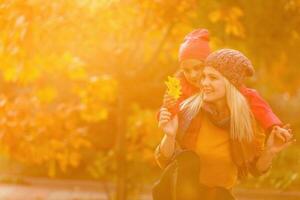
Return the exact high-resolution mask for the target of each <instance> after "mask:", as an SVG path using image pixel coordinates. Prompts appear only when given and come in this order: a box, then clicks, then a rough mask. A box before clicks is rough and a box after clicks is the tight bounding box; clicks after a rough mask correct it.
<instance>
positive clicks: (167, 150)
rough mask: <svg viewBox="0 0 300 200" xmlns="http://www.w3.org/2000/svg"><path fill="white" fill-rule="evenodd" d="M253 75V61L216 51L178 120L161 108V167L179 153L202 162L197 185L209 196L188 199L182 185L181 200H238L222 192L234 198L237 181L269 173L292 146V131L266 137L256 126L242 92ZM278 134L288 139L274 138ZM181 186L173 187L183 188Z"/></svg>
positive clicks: (279, 130) (281, 130)
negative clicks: (192, 155) (198, 88)
mask: <svg viewBox="0 0 300 200" xmlns="http://www.w3.org/2000/svg"><path fill="white" fill-rule="evenodd" d="M253 73H254V69H253V67H252V64H251V62H250V60H249V59H248V58H247V57H246V56H244V55H243V54H242V53H241V52H239V51H236V50H233V49H221V50H219V51H215V52H213V53H212V54H210V55H209V56H208V57H207V59H206V61H205V67H204V69H203V73H202V74H203V75H202V78H201V85H202V91H201V92H200V93H198V94H196V95H194V96H192V97H190V98H189V99H187V100H185V101H184V102H183V103H182V104H181V109H180V110H181V111H180V113H179V114H178V115H177V116H175V117H171V113H170V112H169V111H168V110H167V109H166V108H162V110H161V112H160V119H159V125H160V127H161V128H162V130H163V131H164V133H165V135H164V137H163V139H162V141H161V142H160V144H159V146H158V147H157V149H156V153H155V156H156V160H157V162H158V164H159V166H160V167H162V168H164V167H165V166H167V165H168V163H170V161H171V160H173V158H174V156H175V155H176V152H178V151H179V150H180V149H181V150H182V149H184V150H189V151H191V152H194V153H195V154H196V155H197V157H198V158H199V163H200V164H199V165H200V170H199V171H197V173H198V172H199V173H198V174H194V177H197V180H199V183H200V186H199V187H201V188H199V191H200V190H201V191H205V192H202V193H200V194H198V195H200V196H197V197H196V196H195V195H194V196H193V195H192V196H193V197H189V194H192V192H191V191H189V188H184V186H182V184H181V188H176V190H177V199H185V200H188V199H211V200H214V199H216V200H221V199H234V197H233V196H232V195H229V196H228V195H224V197H222V196H220V195H219V194H218V191H219V190H218V189H219V188H221V189H224V190H226V191H228V193H231V189H232V188H233V187H234V186H235V185H236V184H237V182H238V180H242V179H243V178H245V177H246V176H247V175H248V174H249V173H251V174H252V175H255V176H257V175H261V174H263V173H265V172H266V171H268V169H269V168H270V166H271V164H272V160H273V158H274V157H275V156H276V154H278V153H279V152H280V151H282V150H283V149H285V148H286V147H288V146H289V145H290V144H291V143H293V141H294V140H293V139H292V134H291V131H289V130H288V129H284V128H277V129H273V130H272V131H271V133H270V134H269V135H268V137H267V138H266V137H265V134H264V133H263V132H262V130H261V129H260V128H259V127H258V126H257V124H256V122H255V119H254V117H253V114H252V112H251V109H250V107H249V105H248V102H247V100H246V99H245V97H244V96H243V95H242V94H241V92H240V90H241V89H242V88H243V87H244V79H245V78H246V77H248V76H251V75H253ZM277 133H280V134H281V135H283V136H284V137H283V138H284V139H283V140H279V139H276V138H277V137H276V136H275V135H276V134H277ZM184 162H187V161H184ZM184 162H183V163H184ZM183 177H186V176H183ZM178 181H179V182H180V181H181V180H177V183H175V184H177V185H180V183H178ZM197 187H198V186H197ZM203 188H205V190H203ZM179 190H181V191H182V192H183V194H184V195H182V193H181V192H180V191H179ZM178 191H179V192H178ZM180 195H181V196H180ZM201 196H202V197H203V198H202V197H201ZM204 196H205V197H204ZM225 196H226V197H225ZM199 197H201V198H199ZM172 198H174V195H173V197H172Z"/></svg>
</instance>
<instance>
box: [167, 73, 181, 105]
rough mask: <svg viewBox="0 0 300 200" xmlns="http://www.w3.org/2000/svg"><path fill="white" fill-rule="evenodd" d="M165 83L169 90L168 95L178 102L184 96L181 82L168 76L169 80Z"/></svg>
mask: <svg viewBox="0 0 300 200" xmlns="http://www.w3.org/2000/svg"><path fill="white" fill-rule="evenodd" d="M165 83H166V85H167V88H168V89H167V94H168V95H169V96H171V97H173V98H174V99H175V100H177V99H178V98H179V97H180V96H181V94H182V92H181V85H180V81H179V80H178V79H177V78H175V77H171V76H168V80H167V81H166V82H165Z"/></svg>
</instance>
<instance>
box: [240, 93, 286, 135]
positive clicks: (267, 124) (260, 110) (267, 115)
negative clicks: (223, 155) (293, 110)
mask: <svg viewBox="0 0 300 200" xmlns="http://www.w3.org/2000/svg"><path fill="white" fill-rule="evenodd" d="M241 92H242V94H243V95H244V96H245V97H246V98H247V100H248V102H249V105H250V108H251V111H252V113H253V115H254V117H255V119H256V120H257V121H258V123H259V124H260V125H261V127H262V128H263V129H264V130H265V131H267V132H270V131H271V130H272V128H273V127H274V126H282V122H281V120H280V119H279V118H278V117H277V116H276V115H275V114H274V112H273V111H272V109H271V107H270V105H269V104H268V103H267V102H266V101H265V100H264V99H263V98H262V97H261V96H260V95H259V93H258V92H257V91H256V90H254V89H250V88H243V89H242V90H241Z"/></svg>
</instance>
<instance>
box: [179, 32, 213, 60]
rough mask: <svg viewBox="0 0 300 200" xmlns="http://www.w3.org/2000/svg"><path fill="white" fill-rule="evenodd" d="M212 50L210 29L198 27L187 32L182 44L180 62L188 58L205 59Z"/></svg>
mask: <svg viewBox="0 0 300 200" xmlns="http://www.w3.org/2000/svg"><path fill="white" fill-rule="evenodd" d="M210 51H211V50H210V47H209V33H208V30H206V29H201V28H199V29H196V30H194V31H192V32H191V33H189V34H187V35H186V36H185V38H184V41H183V43H182V44H181V45H180V48H179V56H178V57H179V62H182V61H183V60H187V59H196V60H205V59H206V57H207V56H208V55H209V54H210Z"/></svg>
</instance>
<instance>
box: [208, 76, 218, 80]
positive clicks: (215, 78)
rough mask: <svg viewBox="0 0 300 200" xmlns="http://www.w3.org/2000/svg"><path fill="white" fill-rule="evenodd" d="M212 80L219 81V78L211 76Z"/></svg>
mask: <svg viewBox="0 0 300 200" xmlns="http://www.w3.org/2000/svg"><path fill="white" fill-rule="evenodd" d="M209 78H210V79H211V80H217V79H218V78H217V77H215V76H210V77H209Z"/></svg>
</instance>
